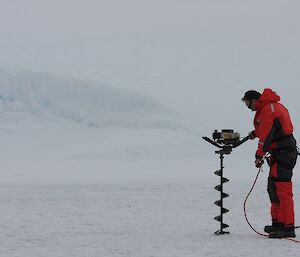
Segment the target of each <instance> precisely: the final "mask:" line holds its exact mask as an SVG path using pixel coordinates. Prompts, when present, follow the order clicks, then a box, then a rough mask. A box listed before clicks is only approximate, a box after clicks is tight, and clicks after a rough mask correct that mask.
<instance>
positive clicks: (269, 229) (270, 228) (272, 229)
mask: <svg viewBox="0 0 300 257" xmlns="http://www.w3.org/2000/svg"><path fill="white" fill-rule="evenodd" d="M282 227H283V224H282V223H279V222H277V221H276V220H273V221H272V225H267V226H265V229H264V231H265V232H266V233H271V232H275V231H277V230H280V229H281V228H282Z"/></svg>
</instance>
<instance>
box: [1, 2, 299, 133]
mask: <svg viewBox="0 0 300 257" xmlns="http://www.w3.org/2000/svg"><path fill="white" fill-rule="evenodd" d="M0 4H1V6H0V7H1V8H0V65H1V66H9V67H21V68H25V69H33V70H42V71H48V72H51V73H55V74H60V75H64V76H70V77H80V78H88V79H94V80H98V81H103V82H106V83H109V84H111V85H114V86H117V87H121V88H127V89H133V90H137V91H140V92H143V93H145V94H148V95H150V96H153V97H155V98H157V99H158V100H160V101H161V102H162V103H164V104H165V105H167V106H168V107H170V108H173V109H175V110H177V111H179V112H180V113H182V114H183V115H184V116H185V117H188V122H189V123H190V124H191V125H193V126H194V127H195V128H196V129H198V130H199V131H201V132H202V133H204V132H205V133H206V131H209V133H210V130H211V129H214V128H222V127H232V128H235V129H239V130H241V132H242V133H246V132H247V131H248V130H249V128H251V122H252V121H251V120H252V114H251V113H249V112H248V110H246V109H244V106H242V104H241V102H240V98H241V96H242V95H243V93H244V91H246V90H248V89H258V90H261V89H263V88H264V87H272V88H274V89H275V90H277V91H278V93H279V94H280V95H282V98H283V102H285V103H286V104H287V105H288V107H290V110H291V114H292V116H294V117H295V116H296V115H297V111H298V110H297V108H298V105H297V103H298V95H299V91H300V89H299V86H298V82H299V75H298V74H299V72H298V70H299V69H298V67H299V59H300V51H299V45H300V30H299V24H300V16H299V13H298V11H299V7H300V3H299V1H286V0H285V1H284V0H282V1H278V0H275V1H274V0H267V1H263V0H254V1H241V0H240V1H238V0H230V1H222V0H201V1H200V0H197V1H196V0H185V1H183V0H182V1H175V0H172V1H171V0H154V1H145V0H110V1H103V0H77V1H76V0H26V1H24V0H19V1H17V0H0ZM215 117H218V118H217V119H216V118H215ZM295 119H296V122H295V123H296V126H298V125H297V123H298V122H299V119H298V118H297V117H295Z"/></svg>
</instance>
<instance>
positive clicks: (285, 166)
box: [242, 88, 298, 238]
mask: <svg viewBox="0 0 300 257" xmlns="http://www.w3.org/2000/svg"><path fill="white" fill-rule="evenodd" d="M242 100H243V101H244V102H245V104H246V105H247V107H248V108H249V109H251V110H252V111H255V112H256V113H255V117H254V127H255V130H254V131H252V132H250V134H249V135H250V138H251V139H254V138H256V137H258V139H259V142H258V148H257V151H256V154H255V166H256V167H258V168H260V167H261V165H262V164H263V157H264V156H265V155H266V153H270V154H271V156H270V157H269V158H268V159H267V160H268V164H269V165H270V173H269V177H268V193H269V197H270V201H271V217H272V225H271V226H265V229H264V230H265V232H267V233H269V238H284V237H295V236H296V235H295V221H294V202H293V192H292V191H293V190H292V175H293V168H294V167H295V165H296V161H297V155H298V154H297V146H296V140H295V138H294V137H293V124H292V121H291V118H290V115H289V112H288V110H287V109H286V107H285V106H284V105H282V104H281V103H280V102H279V101H280V97H279V96H278V95H277V94H276V93H275V92H274V91H272V90H271V89H269V88H266V89H265V90H264V91H263V93H262V94H260V93H259V92H257V91H254V90H250V91H247V92H246V93H245V95H244V97H243V98H242Z"/></svg>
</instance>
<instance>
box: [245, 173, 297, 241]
mask: <svg viewBox="0 0 300 257" xmlns="http://www.w3.org/2000/svg"><path fill="white" fill-rule="evenodd" d="M260 172H263V170H262V167H260V168H259V169H258V172H257V174H256V177H255V179H254V182H253V185H252V187H251V189H250V191H249V193H248V195H247V196H246V198H245V201H244V216H245V219H246V221H247V223H248V225H249V227H250V228H251V229H252V230H253V231H254V232H255V233H256V234H258V235H260V236H265V237H268V236H269V235H268V234H264V233H261V232H259V231H257V230H256V229H255V228H254V227H253V226H252V225H251V223H250V222H249V220H248V217H247V211H246V204H247V201H248V198H249V196H250V195H251V193H252V191H253V189H254V187H255V185H256V182H257V179H258V176H259V174H260ZM299 227H300V226H296V227H295V228H299ZM282 239H286V240H290V241H293V242H295V243H300V241H299V240H296V239H294V238H291V237H285V238H282Z"/></svg>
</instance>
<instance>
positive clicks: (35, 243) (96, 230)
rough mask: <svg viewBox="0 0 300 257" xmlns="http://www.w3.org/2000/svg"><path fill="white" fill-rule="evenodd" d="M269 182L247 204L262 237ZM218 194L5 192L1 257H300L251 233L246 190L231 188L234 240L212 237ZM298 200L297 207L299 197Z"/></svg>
mask: <svg viewBox="0 0 300 257" xmlns="http://www.w3.org/2000/svg"><path fill="white" fill-rule="evenodd" d="M264 182H265V181H263V179H262V180H260V183H259V184H258V186H257V188H256V190H255V192H254V194H253V197H251V198H250V200H249V203H248V216H249V219H250V221H251V222H252V225H254V227H256V228H257V229H258V230H259V231H262V228H263V226H264V225H265V224H266V223H268V222H269V218H268V199H267V195H266V192H265V185H264ZM213 186H214V183H213V182H207V181H203V182H202V183H195V184H192V183H189V184H184V183H179V184H152V185H151V184H139V185H137V184H135V185H129V184H127V185H124V184H114V185H113V184H110V185H105V184H97V185H86V186H83V185H62V186H4V187H1V188H0V195H1V198H0V208H1V212H0V230H1V233H0V242H1V243H0V249H1V257H19V256H26V257H27V256H28V257H29V256H30V257H33V256H38V257H46V256H47V257H53V256H55V257H67V256H74V257H77V256H78V257H82V256H85V257H95V256H99V257H107V256H111V257H121V256H126V257H150V256H155V257H156V256H157V257H160V256H164V257H182V256H185V257H206V256H214V257H240V256H247V257H249V256H253V257H256V256H274V257H281V256H286V257H295V256H298V255H299V253H300V250H299V247H300V246H299V244H297V243H294V242H290V241H287V240H276V239H275V240H270V239H267V238H265V237H261V236H258V235H256V234H254V232H253V231H252V230H251V229H250V228H249V227H248V225H247V224H246V222H245V220H244V215H243V211H242V205H243V199H244V197H245V195H246V193H247V191H248V190H249V188H250V185H249V183H239V184H236V185H234V184H233V183H228V184H226V192H228V193H229V194H230V197H229V198H227V199H226V201H225V206H226V207H227V208H229V209H230V212H229V213H227V214H226V215H224V221H225V222H226V223H227V224H229V225H230V227H229V228H228V229H227V230H228V231H230V234H229V235H220V236H215V235H213V232H214V231H216V230H217V229H218V228H219V223H217V222H216V221H214V220H213V217H214V216H216V215H218V214H219V209H218V207H216V206H215V205H214V204H213V202H214V200H216V199H218V193H217V192H216V191H215V190H214V189H213ZM295 193H296V195H297V197H296V200H297V201H299V197H298V196H299V193H300V192H299V189H297V190H296V192H295ZM296 207H297V208H296V211H297V212H298V213H299V212H300V209H299V205H296ZM298 217H299V216H298ZM297 220H299V218H298V219H297ZM298 234H299V232H298Z"/></svg>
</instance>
